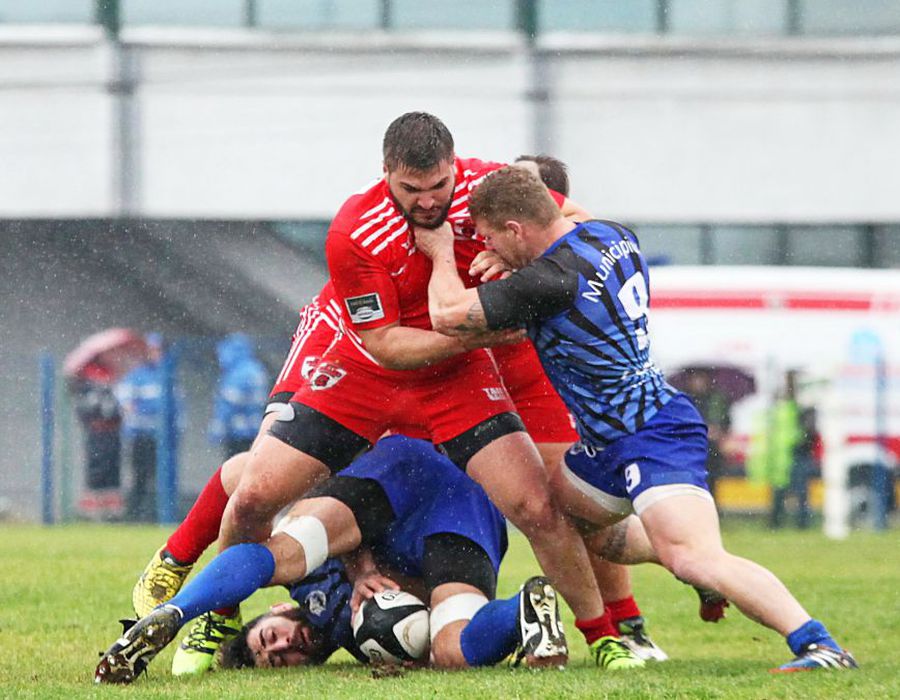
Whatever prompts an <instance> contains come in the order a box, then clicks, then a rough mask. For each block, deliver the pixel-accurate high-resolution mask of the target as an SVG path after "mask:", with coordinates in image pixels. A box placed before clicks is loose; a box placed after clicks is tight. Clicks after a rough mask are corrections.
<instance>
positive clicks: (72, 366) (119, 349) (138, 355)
mask: <svg viewBox="0 0 900 700" xmlns="http://www.w3.org/2000/svg"><path fill="white" fill-rule="evenodd" d="M147 358H148V351H147V341H145V340H144V337H143V336H142V335H141V334H140V333H136V332H135V331H133V330H131V329H129V328H107V329H106V330H105V331H100V332H99V333H94V334H93V335H89V336H88V337H87V338H85V339H84V340H82V341H81V342H80V343H79V344H78V346H77V347H76V348H75V349H74V350H72V352H70V353H69V354H68V355H66V359H65V360H64V361H63V374H64V375H65V376H66V377H69V378H71V379H79V378H82V379H83V378H87V376H88V375H90V376H92V377H93V378H96V377H97V376H98V374H102V375H104V376H106V377H108V381H110V382H113V381H116V380H117V379H119V378H120V377H122V376H123V375H124V374H126V373H127V372H129V371H130V370H132V369H134V368H135V367H137V366H138V365H139V364H141V363H142V362H146V361H147ZM98 370H100V371H99V372H98Z"/></svg>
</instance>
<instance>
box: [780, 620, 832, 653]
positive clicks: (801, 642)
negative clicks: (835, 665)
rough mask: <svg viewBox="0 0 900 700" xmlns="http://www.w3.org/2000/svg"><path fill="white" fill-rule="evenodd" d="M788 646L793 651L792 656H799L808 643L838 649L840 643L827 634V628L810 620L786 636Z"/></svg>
mask: <svg viewBox="0 0 900 700" xmlns="http://www.w3.org/2000/svg"><path fill="white" fill-rule="evenodd" d="M787 643H788V646H789V647H790V648H791V651H792V652H794V656H800V654H802V653H803V650H804V649H806V647H808V646H809V645H810V644H819V645H820V646H826V647H831V648H832V649H838V650H840V648H841V647H840V645H839V644H838V643H837V642H836V641H834V639H832V637H831V635H830V634H828V630H827V629H825V625H823V624H822V623H821V622H819V621H818V620H810V621H809V622H806V623H804V624H803V625H801V626H800V627H798V628H797V629H795V630H794V631H793V632H791V633H790V634H789V635H788V636H787Z"/></svg>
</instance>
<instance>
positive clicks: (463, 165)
mask: <svg viewBox="0 0 900 700" xmlns="http://www.w3.org/2000/svg"><path fill="white" fill-rule="evenodd" d="M505 166H506V163H498V162H496V161H490V160H481V159H480V158H460V157H459V156H457V158H456V179H457V187H459V185H460V184H464V185H465V186H466V187H468V188H469V189H472V188H474V187H476V186H477V185H479V184H480V183H481V181H482V180H484V178H485V177H487V176H488V175H490V174H491V173H492V172H494V171H495V170H499V169H500V168H503V167H505Z"/></svg>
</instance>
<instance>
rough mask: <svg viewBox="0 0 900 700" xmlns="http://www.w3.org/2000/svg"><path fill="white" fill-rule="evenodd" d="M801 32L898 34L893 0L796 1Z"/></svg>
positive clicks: (899, 18) (898, 6) (897, 5)
mask: <svg viewBox="0 0 900 700" xmlns="http://www.w3.org/2000/svg"><path fill="white" fill-rule="evenodd" d="M797 2H799V3H800V31H801V33H803V34H863V35H865V34H900V2H897V0H860V1H859V2H847V0H797Z"/></svg>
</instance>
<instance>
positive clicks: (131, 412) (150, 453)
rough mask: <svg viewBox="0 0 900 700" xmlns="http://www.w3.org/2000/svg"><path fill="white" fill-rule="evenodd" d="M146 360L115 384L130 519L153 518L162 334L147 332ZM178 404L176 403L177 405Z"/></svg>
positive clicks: (159, 415)
mask: <svg viewBox="0 0 900 700" xmlns="http://www.w3.org/2000/svg"><path fill="white" fill-rule="evenodd" d="M146 339H147V348H148V351H147V353H148V358H147V362H145V363H144V364H142V365H140V366H138V367H136V368H135V369H133V370H132V371H131V372H129V373H128V374H127V375H125V377H124V378H123V379H122V381H120V382H119V383H118V384H117V385H116V397H117V398H118V399H119V403H120V404H121V406H122V418H123V422H122V434H123V436H124V438H125V440H126V442H127V443H128V445H129V447H130V452H131V468H132V483H131V490H130V491H129V492H128V497H127V499H126V505H125V517H126V519H128V520H131V521H133V522H153V521H155V520H156V459H157V444H158V441H159V431H160V429H161V427H162V424H161V421H162V395H163V386H162V372H161V367H160V361H161V359H162V353H163V344H162V336H160V335H159V334H158V333H150V334H148V335H147V338H146ZM176 408H177V407H176Z"/></svg>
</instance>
